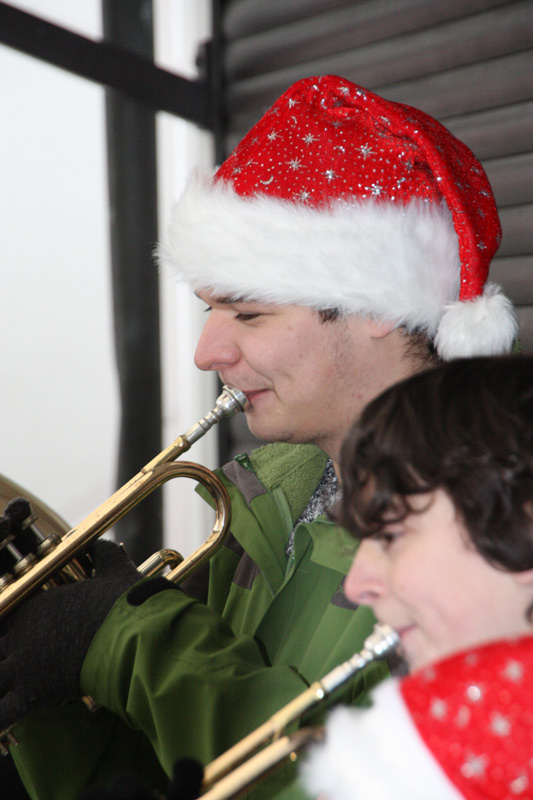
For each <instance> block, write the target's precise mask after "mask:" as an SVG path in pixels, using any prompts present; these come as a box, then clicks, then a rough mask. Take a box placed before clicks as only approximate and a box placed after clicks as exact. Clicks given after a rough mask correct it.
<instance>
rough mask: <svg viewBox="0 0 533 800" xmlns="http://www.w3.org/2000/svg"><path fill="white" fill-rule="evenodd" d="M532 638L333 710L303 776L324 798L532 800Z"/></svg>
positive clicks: (461, 658) (389, 684)
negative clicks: (363, 704)
mask: <svg viewBox="0 0 533 800" xmlns="http://www.w3.org/2000/svg"><path fill="white" fill-rule="evenodd" d="M532 680H533V637H531V636H527V637H523V638H521V639H518V640H516V641H504V642H496V643H492V644H490V645H486V646H483V647H479V648H477V649H475V650H473V651H470V652H468V653H459V654H456V655H453V656H451V657H450V658H447V659H445V660H443V661H441V662H439V663H438V664H436V665H434V666H432V667H431V668H429V669H425V670H422V671H419V672H417V673H414V674H413V675H411V676H408V677H407V678H405V679H403V680H402V681H398V680H389V681H385V683H383V684H382V685H381V686H379V687H378V689H377V690H376V691H375V693H374V697H373V699H374V701H375V702H374V704H373V707H372V708H371V709H369V710H365V711H354V709H348V708H339V709H337V710H336V711H334V712H333V713H332V715H331V717H330V719H329V721H328V724H327V735H326V743H325V745H322V746H320V747H319V748H317V749H316V750H315V752H314V753H312V754H311V756H310V758H309V759H308V761H307V763H305V765H304V768H303V770H302V774H303V781H304V784H305V786H306V788H307V790H308V792H309V793H310V795H311V796H316V795H317V794H320V793H324V794H326V795H327V796H328V798H329V800H359V798H361V800H367V798H369V797H371V798H372V800H390V798H391V797H394V798H395V800H427V798H431V800H458V799H459V798H462V799H463V800H520V798H522V800H526V798H527V799H528V800H530V798H532V797H533V692H531V683H532Z"/></svg>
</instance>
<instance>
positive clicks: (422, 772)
mask: <svg viewBox="0 0 533 800" xmlns="http://www.w3.org/2000/svg"><path fill="white" fill-rule="evenodd" d="M342 477H343V479H344V480H343V486H344V488H345V492H344V494H343V500H342V512H341V513H340V514H339V518H340V521H341V522H342V523H343V524H344V525H345V526H346V527H347V528H348V529H349V530H351V531H352V532H353V533H354V534H355V536H357V537H358V539H360V540H361V543H360V545H359V549H358V551H357V554H356V556H355V560H354V563H353V565H352V567H351V569H350V572H349V573H348V576H347V578H346V584H345V587H346V594H347V596H348V597H350V598H351V599H352V600H353V601H354V602H359V603H364V604H367V605H369V606H370V607H371V608H372V609H373V611H374V612H375V614H376V616H377V617H378V619H379V620H380V622H382V623H387V624H390V625H392V626H393V627H394V628H395V629H396V631H397V633H398V634H399V637H400V642H401V648H402V651H403V657H404V659H405V661H406V663H407V664H408V666H409V670H410V673H409V675H408V676H407V677H405V678H403V679H396V678H393V679H389V680H386V681H384V682H383V683H382V684H381V685H380V686H379V687H378V688H377V689H376V690H375V692H374V693H373V705H372V708H370V709H365V710H358V711H355V710H353V709H347V708H342V709H337V710H335V711H334V712H332V714H331V717H330V719H329V720H328V724H327V730H326V741H325V744H324V745H320V746H319V747H317V749H316V750H315V751H314V752H312V753H311V755H310V756H309V757H308V759H307V761H306V763H305V765H304V767H303V770H302V772H303V776H304V779H305V783H306V786H307V788H308V790H309V792H310V794H311V796H317V795H321V796H322V797H323V796H324V795H325V796H326V797H327V798H328V800H359V799H360V800H367V798H372V800H392V798H394V800H427V798H431V800H459V798H463V799H464V800H511V798H522V800H526V798H531V797H533V759H532V753H533V694H532V692H531V682H532V680H533V616H532V615H533V358H532V357H531V356H508V357H499V358H473V359H466V360H465V359H459V360H455V361H452V362H450V363H447V364H442V365H440V366H439V367H437V368H435V369H433V370H431V371H429V372H425V373H422V374H419V375H415V376H413V377H411V378H409V379H408V380H407V381H404V382H401V383H399V384H396V385H395V386H394V387H392V388H390V389H389V390H387V391H386V392H385V393H383V394H382V395H380V396H379V397H378V398H377V399H376V400H374V401H373V402H372V403H370V404H369V406H368V407H367V408H366V409H365V411H364V412H363V414H362V416H361V419H360V420H359V421H358V423H356V425H355V426H354V428H353V430H352V432H351V433H350V436H349V438H348V439H347V441H346V445H345V450H344V457H343V461H342Z"/></svg>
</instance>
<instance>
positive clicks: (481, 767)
mask: <svg viewBox="0 0 533 800" xmlns="http://www.w3.org/2000/svg"><path fill="white" fill-rule="evenodd" d="M486 768H487V757H486V756H483V755H481V756H475V755H470V756H469V757H468V758H467V759H466V761H465V762H464V764H463V765H462V767H461V772H462V773H463V775H464V776H465V778H476V777H480V776H483V775H485V770H486Z"/></svg>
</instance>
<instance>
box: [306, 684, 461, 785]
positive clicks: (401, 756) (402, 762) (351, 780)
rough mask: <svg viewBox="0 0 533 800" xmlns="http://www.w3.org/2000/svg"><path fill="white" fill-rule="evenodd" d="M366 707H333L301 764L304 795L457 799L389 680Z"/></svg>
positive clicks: (396, 688)
mask: <svg viewBox="0 0 533 800" xmlns="http://www.w3.org/2000/svg"><path fill="white" fill-rule="evenodd" d="M372 698H373V701H374V705H373V706H372V708H369V709H358V710H356V709H353V708H337V709H336V710H335V711H333V712H332V713H331V714H330V717H329V719H328V722H327V726H326V740H325V743H324V744H322V745H317V746H315V747H314V748H313V749H312V750H311V751H310V752H309V755H308V757H307V759H306V761H305V762H304V763H303V765H302V768H301V779H302V782H303V785H304V787H305V789H306V791H307V793H308V794H309V796H310V797H317V796H318V795H320V794H324V795H325V796H326V797H327V798H328V800H392V798H394V800H461V799H462V795H461V794H460V793H459V792H458V790H457V789H456V788H455V786H454V785H453V783H452V782H451V781H450V780H449V779H448V777H447V776H446V775H445V773H444V772H443V771H442V770H441V768H440V766H439V765H438V763H437V761H436V760H435V759H434V757H433V756H432V754H431V753H430V751H429V750H428V749H427V748H426V746H425V744H424V742H423V740H422V738H421V737H420V734H419V733H418V731H417V729H416V727H415V725H414V724H413V721H412V719H411V717H410V715H409V713H408V711H407V709H406V707H405V703H404V701H403V699H402V697H401V694H400V692H399V691H398V683H397V681H396V680H395V679H391V680H387V681H385V682H384V683H383V684H381V685H380V686H379V687H378V688H377V689H376V690H375V691H374V692H373V695H372Z"/></svg>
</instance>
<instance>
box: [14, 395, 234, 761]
mask: <svg viewBox="0 0 533 800" xmlns="http://www.w3.org/2000/svg"><path fill="white" fill-rule="evenodd" d="M246 402H247V401H246V397H245V395H244V394H243V393H242V392H241V391H240V390H239V389H230V388H229V387H227V386H224V387H223V390H222V393H221V394H220V396H219V397H218V398H217V400H216V404H215V407H214V408H213V409H212V410H211V411H209V412H208V413H207V414H206V415H205V417H202V418H201V419H200V420H198V421H197V422H195V423H194V424H193V425H192V426H191V427H190V428H188V429H187V430H186V431H185V433H183V434H181V435H180V436H178V437H177V439H175V440H174V442H172V444H171V445H169V447H167V448H166V449H165V450H163V451H162V452H161V453H159V455H157V456H156V457H155V458H153V459H152V460H151V461H150V462H149V463H148V464H146V465H145V466H144V467H143V468H142V469H141V470H140V472H138V473H137V475H135V476H134V477H133V478H131V479H130V480H129V481H128V482H127V483H125V484H124V486H122V487H121V488H120V489H118V490H117V491H116V492H115V493H114V494H113V495H112V496H111V497H110V498H108V500H106V501H105V502H104V503H102V505H100V506H99V507H98V508H97V509H96V510H95V511H93V512H92V513H91V514H89V516H88V517H86V518H85V520H83V522H81V523H80V524H79V525H77V526H76V527H75V528H71V529H70V530H68V531H67V532H66V533H64V535H61V534H60V533H58V532H57V531H55V530H52V531H51V532H47V531H46V529H44V531H43V530H41V528H40V527H39V526H38V525H37V524H36V521H37V515H36V514H35V513H32V510H31V506H30V504H29V503H26V507H28V508H29V514H28V515H26V513H24V514H23V516H24V519H23V521H22V522H21V524H20V525H18V526H17V527H18V528H20V529H21V530H22V540H23V541H22V542H21V541H19V536H17V535H15V534H13V533H12V531H11V530H10V525H9V522H10V520H9V519H7V518H5V517H4V518H3V520H2V523H6V524H4V525H2V524H0V554H1V555H2V556H3V558H2V561H3V562H4V563H5V562H6V561H7V562H8V564H9V568H8V569H7V570H6V571H5V572H4V574H3V575H1V576H0V617H4V616H6V615H7V614H8V613H10V612H11V611H12V610H14V609H15V608H16V607H17V606H18V605H19V604H20V603H22V602H23V600H24V599H25V598H26V597H28V596H29V595H30V594H31V593H33V592H34V591H35V590H36V589H39V588H43V589H47V588H50V587H52V586H57V585H58V584H61V583H71V582H74V581H77V580H85V579H87V578H90V575H91V564H90V561H89V560H88V559H87V557H86V556H85V555H84V553H85V551H86V549H87V546H88V545H89V544H90V543H91V542H92V541H93V540H94V539H96V538H98V537H99V536H102V534H104V533H105V532H106V531H107V530H109V528H111V526H112V525H114V524H115V523H116V522H117V521H118V520H119V519H121V518H122V517H123V516H124V515H125V514H127V513H128V511H130V510H131V509H132V508H133V507H134V506H136V505H137V504H138V503H139V502H140V501H141V500H143V498H144V497H146V496H147V495H148V494H150V493H151V492H152V491H154V490H155V489H157V488H158V487H159V486H161V485H162V484H163V483H166V482H167V481H168V480H171V479H172V478H180V477H186V478H192V479H194V480H196V481H197V482H198V483H200V484H201V485H202V486H204V488H205V489H206V490H207V491H208V492H209V494H210V495H211V497H212V499H213V502H214V506H215V522H214V525H213V528H212V530H211V533H210V534H209V536H208V537H207V539H206V540H205V541H204V542H203V544H202V545H200V547H199V548H197V549H196V550H195V551H194V552H193V553H192V554H191V555H190V556H189V557H188V558H187V559H183V557H182V555H181V554H180V553H178V552H177V551H176V550H172V549H163V550H160V551H158V552H157V553H154V555H152V556H151V557H150V558H149V559H147V561H145V562H144V563H143V564H141V566H140V567H139V571H140V572H141V573H142V574H143V575H145V576H153V575H156V574H160V573H162V572H163V571H166V572H165V577H167V578H168V579H169V580H171V581H174V582H178V581H180V580H183V579H184V578H186V577H187V576H188V575H189V574H190V573H191V572H193V571H194V570H195V569H197V568H198V567H199V566H201V564H203V563H204V562H205V561H206V560H207V559H209V558H211V556H212V555H213V554H214V552H215V551H216V550H217V549H218V548H219V547H220V545H221V544H222V542H223V541H224V538H225V536H226V533H227V531H228V529H229V523H230V519H231V503H230V499H229V496H228V493H227V491H226V489H225V487H224V485H223V484H222V482H221V481H220V479H219V478H218V477H217V476H216V475H215V474H214V473H213V472H212V471H211V470H209V469H207V467H203V466H201V465H199V464H193V463H191V462H188V461H181V462H180V463H178V464H176V463H173V462H174V461H175V460H176V459H177V458H178V457H179V456H181V455H182V454H183V453H185V452H186V451H187V450H189V448H190V447H191V446H192V444H194V443H195V442H196V441H198V439H200V438H201V437H202V436H204V434H206V433H207V431H209V430H210V429H211V428H212V427H213V425H215V424H217V423H218V422H219V421H220V420H222V419H223V418H225V417H231V416H233V415H234V414H236V413H238V412H240V411H244V409H245V406H246ZM5 485H6V482H5V481H4V486H5ZM7 486H8V491H9V489H11V488H14V487H15V485H14V484H10V482H7ZM22 502H23V503H25V501H22ZM34 505H35V506H38V505H39V503H38V501H37V503H34ZM44 517H45V520H46V526H47V527H48V528H49V527H50V521H51V523H52V525H53V523H54V522H59V527H60V528H62V529H63V532H64V526H63V525H62V521H61V519H60V518H59V517H57V515H54V514H53V513H50V512H49V510H48V509H46V508H45V514H44ZM84 699H85V700H86V704H87V705H88V707H89V708H91V707H92V705H91V702H92V701H91V700H90V698H84ZM10 744H16V739H15V737H14V736H13V734H11V733H10V731H0V753H1V754H6V753H7V752H8V747H9V745H10Z"/></svg>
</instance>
